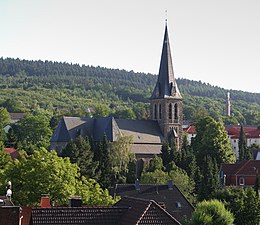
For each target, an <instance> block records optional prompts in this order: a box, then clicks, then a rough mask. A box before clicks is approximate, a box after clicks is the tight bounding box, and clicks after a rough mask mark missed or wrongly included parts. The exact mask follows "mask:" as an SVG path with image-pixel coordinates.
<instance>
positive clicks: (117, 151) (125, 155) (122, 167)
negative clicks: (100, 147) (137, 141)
mask: <svg viewBox="0 0 260 225" xmlns="http://www.w3.org/2000/svg"><path fill="white" fill-rule="evenodd" d="M131 144H132V138H131V137H124V136H122V137H119V138H118V139H117V140H116V141H114V142H112V143H110V156H109V157H110V161H111V168H112V169H111V172H112V176H113V183H112V185H114V184H116V183H125V182H126V179H127V177H128V178H130V176H134V175H135V170H134V171H133V170H131V169H130V171H129V164H130V162H132V163H133V162H134V155H133V154H132V153H131V150H130V147H131ZM134 165H135V164H134ZM133 172H134V173H133Z"/></svg>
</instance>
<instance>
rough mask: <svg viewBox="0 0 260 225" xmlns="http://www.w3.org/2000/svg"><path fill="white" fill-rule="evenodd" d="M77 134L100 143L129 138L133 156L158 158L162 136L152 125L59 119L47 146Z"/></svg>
mask: <svg viewBox="0 0 260 225" xmlns="http://www.w3.org/2000/svg"><path fill="white" fill-rule="evenodd" d="M79 134H81V135H82V136H83V137H85V136H89V137H92V138H93V140H94V141H101V140H102V139H103V137H104V134H106V136H107V138H108V140H110V141H115V140H116V139H117V138H118V137H119V136H122V135H124V136H131V137H132V138H133V145H132V146H131V150H132V152H133V153H135V154H152V155H154V154H159V153H160V150H161V143H162V140H163V135H162V133H161V129H160V127H159V125H158V123H157V122H156V121H152V120H127V119H114V118H113V117H104V118H80V117H63V118H62V119H61V120H60V122H59V125H58V127H57V129H56V130H55V132H54V134H53V136H52V138H51V142H69V141H71V140H73V139H75V138H76V137H77V135H79Z"/></svg>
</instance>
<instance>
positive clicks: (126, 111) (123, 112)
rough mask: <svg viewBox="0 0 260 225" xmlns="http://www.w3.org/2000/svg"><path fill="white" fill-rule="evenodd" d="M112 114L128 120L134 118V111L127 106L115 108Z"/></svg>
mask: <svg viewBox="0 0 260 225" xmlns="http://www.w3.org/2000/svg"><path fill="white" fill-rule="evenodd" d="M113 116H114V117H115V118H119V119H130V120H134V119H136V116H135V113H134V111H133V110H132V109H131V108H127V107H120V108H117V109H116V111H115V113H114V114H113Z"/></svg>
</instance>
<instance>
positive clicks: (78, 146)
mask: <svg viewBox="0 0 260 225" xmlns="http://www.w3.org/2000/svg"><path fill="white" fill-rule="evenodd" d="M61 156H62V157H69V158H70V162H71V163H76V164H77V165H78V166H79V168H80V173H81V175H82V176H85V177H87V178H94V177H95V171H96V168H97V162H94V161H93V156H94V154H93V152H92V150H91V146H90V143H89V140H88V138H83V137H82V136H78V137H77V138H76V139H75V140H74V141H70V142H69V143H68V144H67V146H66V147H65V148H64V149H63V150H62V153H61Z"/></svg>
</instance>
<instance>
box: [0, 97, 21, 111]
mask: <svg viewBox="0 0 260 225" xmlns="http://www.w3.org/2000/svg"><path fill="white" fill-rule="evenodd" d="M2 107H4V108H6V109H7V111H8V112H21V111H22V107H21V102H19V101H17V100H16V99H14V98H8V99H6V100H5V101H4V102H3V104H2Z"/></svg>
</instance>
